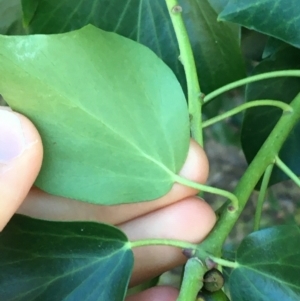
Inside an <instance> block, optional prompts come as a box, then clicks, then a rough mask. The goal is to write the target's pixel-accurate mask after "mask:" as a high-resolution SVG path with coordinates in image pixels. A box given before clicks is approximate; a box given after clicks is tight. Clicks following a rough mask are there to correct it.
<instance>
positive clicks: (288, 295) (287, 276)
mask: <svg viewBox="0 0 300 301" xmlns="http://www.w3.org/2000/svg"><path fill="white" fill-rule="evenodd" d="M299 241H300V231H299V227H298V226H296V225H293V226H278V227H273V228H269V229H265V230H261V231H258V232H254V233H252V234H250V235H249V236H248V237H246V238H245V239H244V240H243V242H242V243H241V245H240V246H239V248H238V250H237V262H238V267H237V268H236V269H234V270H233V272H232V273H231V275H230V280H229V285H230V293H231V297H232V301H253V300H255V301H270V300H272V301H282V300H284V301H295V300H300V278H299V272H300V249H299Z"/></svg>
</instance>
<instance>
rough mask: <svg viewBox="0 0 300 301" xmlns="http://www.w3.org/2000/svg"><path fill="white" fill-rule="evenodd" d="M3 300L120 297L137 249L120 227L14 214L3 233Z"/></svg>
mask: <svg viewBox="0 0 300 301" xmlns="http://www.w3.org/2000/svg"><path fill="white" fill-rule="evenodd" d="M0 255H1V256H0V267H1V269H0V299H1V300H5V301H77V300H85V301H108V300H110V301H121V300H124V296H125V293H126V290H127V285H128V282H129V279H130V275H131V271H132V267H133V253H132V251H131V249H130V247H129V246H128V241H127V238H126V236H125V235H124V234H123V233H122V232H121V231H120V230H118V229H117V228H114V227H112V226H109V225H105V224H98V223H88V222H49V221H42V220H36V219H32V218H29V217H25V216H21V215H15V216H14V217H13V218H12V219H11V221H10V222H9V224H8V225H7V226H6V228H5V229H4V230H3V231H2V232H1V233H0Z"/></svg>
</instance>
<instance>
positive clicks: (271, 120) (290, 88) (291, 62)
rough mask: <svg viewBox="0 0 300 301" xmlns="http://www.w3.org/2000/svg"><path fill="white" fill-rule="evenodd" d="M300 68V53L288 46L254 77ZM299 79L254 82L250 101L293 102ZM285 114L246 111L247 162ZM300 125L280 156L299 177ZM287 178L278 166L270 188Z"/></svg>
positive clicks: (248, 92)
mask: <svg viewBox="0 0 300 301" xmlns="http://www.w3.org/2000/svg"><path fill="white" fill-rule="evenodd" d="M285 69H300V50H299V49H296V48H293V47H288V48H284V49H283V50H281V51H278V52H275V53H274V54H273V55H272V56H270V57H269V58H267V59H266V60H264V61H262V63H260V64H259V65H258V66H257V67H256V68H255V69H254V74H260V73H265V72H269V71H275V70H285ZM299 87H300V79H299V78H298V77H282V78H274V79H268V80H263V81H259V82H254V83H251V84H249V85H248V86H247V89H246V99H247V101H251V100H255V99H274V100H281V101H284V102H286V103H290V102H291V101H292V100H293V99H294V98H295V96H296V95H297V94H298V93H299V90H300V89H299ZM281 114H282V111H281V110H280V109H278V108H270V107H256V108H251V109H249V110H247V111H246V113H245V116H244V121H243V127H242V133H241V142H242V147H243V151H244V153H245V156H246V159H247V161H248V162H251V161H252V160H253V158H254V157H255V155H256V154H257V152H258V150H259V149H260V147H261V146H262V144H263V143H264V141H265V140H266V139H267V137H268V135H269V134H270V133H271V131H272V129H273V128H274V126H275V124H276V123H277V121H278V119H279V118H280V116H281ZM299 136H300V125H299V124H298V125H297V126H296V127H295V128H294V129H293V131H292V132H291V134H290V136H289V137H288V139H287V140H286V141H285V143H284V145H283V147H282V149H281V151H280V153H279V157H280V158H281V160H282V161H283V162H284V163H285V164H287V165H288V166H289V168H291V169H292V170H293V171H294V172H295V173H296V174H297V175H300V162H299V160H298V158H299V155H300V145H299V143H298V137H299ZM286 179H288V177H287V176H286V175H285V174H284V173H283V172H281V171H280V170H279V169H278V168H277V167H276V168H274V169H273V172H272V176H271V179H270V182H269V185H273V184H276V183H278V182H281V181H284V180H286Z"/></svg>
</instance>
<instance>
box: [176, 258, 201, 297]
mask: <svg viewBox="0 0 300 301" xmlns="http://www.w3.org/2000/svg"><path fill="white" fill-rule="evenodd" d="M205 272H206V269H205V267H204V265H203V264H202V262H201V261H200V260H199V259H198V258H196V257H193V258H190V259H189V260H188V261H187V263H186V265H185V268H184V277H183V281H182V284H181V288H180V293H179V296H178V298H177V301H194V300H196V298H197V294H198V292H199V291H200V289H201V288H202V286H203V276H204V274H205Z"/></svg>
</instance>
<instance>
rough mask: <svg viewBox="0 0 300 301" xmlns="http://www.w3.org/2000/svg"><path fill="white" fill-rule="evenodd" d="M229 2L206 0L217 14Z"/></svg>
mask: <svg viewBox="0 0 300 301" xmlns="http://www.w3.org/2000/svg"><path fill="white" fill-rule="evenodd" d="M228 1H229V0H208V2H209V3H210V5H211V7H213V9H214V10H215V11H216V12H217V13H218V14H219V13H220V12H221V11H222V10H224V8H225V7H226V5H227V3H228Z"/></svg>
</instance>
